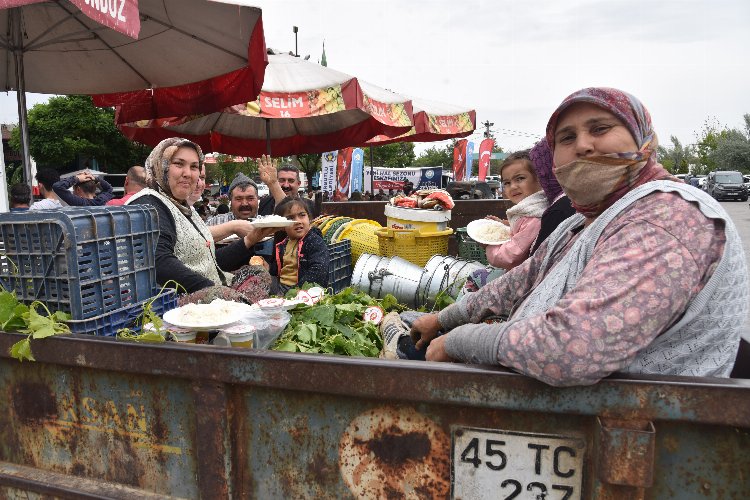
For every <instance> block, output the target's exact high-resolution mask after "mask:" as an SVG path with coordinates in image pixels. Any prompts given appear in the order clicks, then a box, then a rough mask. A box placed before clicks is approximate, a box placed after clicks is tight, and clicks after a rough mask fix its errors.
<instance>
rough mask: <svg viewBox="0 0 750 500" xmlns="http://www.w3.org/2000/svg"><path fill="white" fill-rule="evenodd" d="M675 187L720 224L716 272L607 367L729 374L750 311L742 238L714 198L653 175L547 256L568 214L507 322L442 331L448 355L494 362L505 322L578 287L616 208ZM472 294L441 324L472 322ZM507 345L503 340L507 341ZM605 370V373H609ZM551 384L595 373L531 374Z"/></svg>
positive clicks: (564, 234) (576, 222) (575, 222)
mask: <svg viewBox="0 0 750 500" xmlns="http://www.w3.org/2000/svg"><path fill="white" fill-rule="evenodd" d="M657 191H662V192H674V193H677V194H679V195H680V196H681V197H682V198H683V199H685V200H687V201H690V202H695V203H696V204H697V206H698V207H699V209H700V211H701V212H702V213H703V215H705V216H706V217H707V218H708V219H711V220H721V221H722V222H723V223H724V233H725V236H726V244H725V246H724V253H723V255H722V257H721V259H720V261H719V262H718V265H717V266H716V268H715V270H714V271H713V274H712V275H711V276H710V278H709V279H708V281H707V283H706V284H705V286H704V287H703V288H702V289H701V290H700V292H698V293H696V294H693V295H692V296H691V298H690V300H689V302H688V304H687V306H686V308H685V311H684V313H683V314H682V315H681V316H680V317H679V318H678V319H677V320H676V321H675V322H674V323H673V324H671V325H670V326H669V327H668V328H667V329H666V330H665V331H663V332H654V338H653V340H652V341H651V342H650V344H649V345H647V346H645V347H641V348H640V349H639V350H638V351H637V352H636V353H634V356H633V357H632V359H630V360H629V363H627V364H625V365H623V366H618V367H613V368H612V370H611V371H621V372H630V373H649V374H660V375H684V376H703V377H705V376H718V377H726V376H728V374H729V372H730V371H731V369H732V364H733V362H734V358H735V356H736V351H737V344H738V342H739V336H740V329H741V328H742V327H743V326H744V322H745V318H746V316H747V313H748V303H749V300H750V299H749V297H750V292H749V291H748V274H747V269H746V264H745V257H744V252H743V249H742V244H741V241H740V239H739V236H738V234H737V231H736V229H735V227H734V224H733V223H732V221H731V219H730V218H729V216H728V215H727V214H726V212H725V211H724V210H723V209H722V208H721V206H720V205H719V204H718V203H717V202H716V201H715V200H713V199H712V198H710V197H709V196H707V195H706V194H705V193H702V192H700V191H698V190H696V189H694V188H691V187H688V186H685V185H683V184H679V183H674V182H669V181H655V182H651V183H648V184H645V185H643V186H640V187H639V188H636V189H634V190H633V191H631V192H630V193H628V194H627V195H626V196H625V197H623V198H622V199H621V200H619V201H618V202H617V203H615V204H614V205H613V206H612V207H610V208H609V209H607V210H606V211H605V212H604V213H602V214H601V215H600V216H599V217H598V218H597V219H596V220H595V221H594V223H592V224H591V225H590V226H588V227H587V228H586V229H585V230H583V231H582V233H581V234H580V235H579V237H578V239H577V240H576V241H575V242H574V243H573V244H572V247H571V248H570V249H569V251H568V252H567V253H565V255H564V256H562V257H561V258H560V261H559V262H549V260H550V255H552V254H553V253H555V252H554V250H555V249H556V247H557V246H559V245H560V244H561V243H562V242H564V241H565V240H567V239H568V234H569V232H570V231H571V230H572V229H573V228H575V227H577V226H580V225H581V223H582V222H583V217H582V216H580V215H576V216H573V217H571V218H570V219H568V220H567V221H565V222H564V223H563V224H562V225H561V226H560V227H558V229H557V230H556V231H555V232H554V233H553V234H552V235H551V236H550V238H549V241H548V245H547V246H546V247H542V249H541V250H546V254H545V256H544V263H543V264H542V266H541V268H542V269H547V271H546V274H545V275H544V276H543V277H542V278H540V279H539V281H538V283H537V285H536V286H535V287H534V288H533V290H531V291H530V293H529V294H528V296H526V297H525V299H524V300H523V302H522V303H521V305H520V307H519V308H517V309H516V310H515V311H514V312H513V314H512V315H511V318H510V319H509V320H508V322H506V323H499V324H492V325H474V326H473V328H471V329H468V328H459V329H458V330H456V331H454V332H452V333H449V334H448V336H447V337H446V344H445V347H446V351H447V353H448V355H450V356H452V357H454V358H457V359H460V360H463V361H467V362H473V363H482V364H498V362H499V358H500V356H499V354H498V351H499V349H500V345H501V339H502V338H503V336H504V335H505V333H506V330H508V328H509V326H510V325H513V324H514V323H517V322H518V321H522V320H525V319H529V318H534V317H544V315H545V313H546V312H548V311H549V310H550V309H551V308H553V307H555V306H556V304H558V303H559V301H561V300H564V299H565V296H566V294H567V293H568V292H570V291H571V290H573V289H574V288H575V286H576V283H577V280H578V278H579V277H580V276H581V274H582V273H583V272H584V270H585V268H586V265H587V263H588V262H589V260H590V259H591V257H592V254H594V253H595V246H596V244H597V241H598V240H599V237H600V235H601V234H602V232H603V231H604V229H605V228H606V227H607V225H608V224H609V223H610V222H612V221H613V220H614V219H615V218H616V217H617V216H618V215H619V214H620V213H622V212H624V211H626V210H627V209H628V207H629V206H630V205H631V204H633V203H634V202H635V201H637V200H639V199H641V198H643V197H645V196H647V195H648V194H651V193H654V192H657ZM471 300H472V298H471V295H468V296H466V297H465V298H464V299H463V300H461V301H459V302H457V303H456V304H454V305H453V306H451V307H448V308H446V309H444V310H443V311H441V313H440V315H439V321H440V324H441V325H442V326H443V327H444V328H445V329H446V330H452V329H453V328H456V327H458V326H460V325H463V324H466V323H468V322H469V313H468V310H467V307H466V305H467V303H468V301H471ZM506 345H507V344H506ZM611 371H610V372H611ZM530 374H531V375H532V376H537V378H540V379H542V380H544V381H545V382H548V383H552V384H554V385H579V384H581V383H593V382H596V380H592V379H587V378H586V377H585V376H584V377H582V379H581V380H579V381H576V380H573V379H563V380H555V379H554V377H548V376H540V374H536V373H530Z"/></svg>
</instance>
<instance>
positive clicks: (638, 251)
mask: <svg viewBox="0 0 750 500" xmlns="http://www.w3.org/2000/svg"><path fill="white" fill-rule="evenodd" d="M546 139H547V142H548V144H549V145H550V146H551V149H552V153H553V164H554V167H553V168H554V173H555V177H556V178H557V180H558V182H559V183H560V185H561V186H562V189H563V191H564V192H565V193H566V194H567V195H568V197H569V198H570V200H571V202H572V204H573V207H575V209H576V211H577V212H578V213H577V214H575V215H573V216H572V217H570V218H568V219H567V220H565V221H564V222H563V223H562V224H561V225H560V226H559V227H558V228H557V229H556V230H555V231H554V232H553V233H552V234H551V235H550V236H549V238H547V240H546V241H545V242H544V243H543V244H542V245H541V246H540V247H539V250H538V251H537V252H536V253H535V254H534V255H533V256H532V257H530V258H529V259H527V260H526V261H525V262H524V263H523V264H521V265H520V266H518V267H516V268H515V269H513V270H511V271H509V272H508V273H506V274H505V275H503V276H502V277H501V278H500V279H497V280H495V281H493V282H491V283H489V284H488V285H487V286H485V287H483V288H481V289H480V290H479V291H477V292H476V293H472V294H468V295H466V296H464V297H463V298H462V299H461V300H459V301H457V302H456V303H455V304H452V305H450V306H448V307H447V308H445V309H443V310H442V311H440V313H438V314H429V315H425V316H422V317H420V318H418V319H417V320H415V321H414V323H413V325H412V328H411V337H412V339H414V340H415V341H416V347H417V348H423V347H424V346H427V345H428V344H429V345H428V347H427V359H428V360H432V361H451V360H460V361H463V362H467V363H478V364H499V365H503V366H506V367H510V368H513V369H514V370H516V371H518V372H520V373H523V374H526V375H529V376H531V377H534V378H537V379H539V380H541V381H543V382H545V383H548V384H551V385H555V386H572V385H587V384H593V383H596V382H597V381H598V380H600V379H602V378H603V377H606V376H608V375H610V374H612V373H614V372H627V373H639V374H655V375H682V376H694V377H727V376H728V375H729V373H730V371H731V370H732V366H733V364H734V360H735V357H736V355H737V346H738V344H739V340H740V330H741V329H742V328H743V326H744V323H745V318H746V316H747V313H748V309H749V307H750V290H749V289H748V273H747V266H746V262H745V256H744V251H743V249H742V242H741V240H740V238H739V235H738V233H737V230H736V228H735V227H734V224H733V222H732V219H731V218H730V217H729V216H728V215H727V213H726V212H725V211H724V209H723V208H722V207H721V205H719V203H717V202H716V201H715V200H713V199H712V198H711V197H709V196H708V195H707V194H705V193H703V192H702V191H700V190H698V189H696V188H694V187H692V186H687V185H685V184H684V183H681V182H678V181H676V180H675V179H674V178H673V177H672V176H671V175H670V174H669V173H668V172H667V171H666V170H664V168H663V167H662V166H661V165H659V163H658V162H657V161H656V145H657V139H656V134H655V133H654V131H653V128H652V126H651V118H650V116H649V114H648V112H647V111H646V109H645V108H644V107H643V105H642V104H641V102H640V101H639V100H638V99H636V98H635V97H633V96H632V95H630V94H627V93H625V92H622V91H620V90H616V89H608V88H588V89H583V90H580V91H578V92H575V93H574V94H572V95H570V96H569V97H567V98H566V99H565V100H564V101H563V102H562V104H561V105H560V106H559V107H558V108H557V110H556V111H555V112H554V113H553V115H552V117H551V118H550V120H549V123H548V125H547V137H546ZM493 316H499V317H506V318H508V319H507V321H505V322H503V323H495V324H484V323H483V321H484V320H485V319H487V318H489V317H493ZM439 331H446V332H448V333H447V334H445V335H442V336H439V337H437V334H438V332H439Z"/></svg>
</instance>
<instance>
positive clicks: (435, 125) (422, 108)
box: [365, 99, 477, 146]
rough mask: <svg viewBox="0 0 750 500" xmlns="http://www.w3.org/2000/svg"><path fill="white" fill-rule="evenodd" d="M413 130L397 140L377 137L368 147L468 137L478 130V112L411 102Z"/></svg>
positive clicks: (436, 104) (427, 102)
mask: <svg viewBox="0 0 750 500" xmlns="http://www.w3.org/2000/svg"><path fill="white" fill-rule="evenodd" d="M412 103H413V104H414V126H413V127H412V128H411V130H409V131H408V132H407V133H405V134H403V135H400V136H398V137H388V136H387V135H378V136H376V137H373V138H372V139H370V140H368V141H367V142H366V143H365V145H366V146H380V145H383V144H391V143H394V142H433V141H443V140H446V139H453V138H459V137H467V136H469V135H471V134H472V132H474V129H476V128H477V112H476V111H475V110H473V109H471V108H467V107H465V106H455V105H453V104H445V103H442V102H436V101H426V100H424V99H412Z"/></svg>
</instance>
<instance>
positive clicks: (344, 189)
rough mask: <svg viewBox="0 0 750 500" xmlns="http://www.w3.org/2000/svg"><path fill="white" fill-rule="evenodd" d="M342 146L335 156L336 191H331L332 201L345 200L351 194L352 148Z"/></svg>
mask: <svg viewBox="0 0 750 500" xmlns="http://www.w3.org/2000/svg"><path fill="white" fill-rule="evenodd" d="M353 149H354V148H344V149H340V150H339V155H338V156H337V157H336V180H337V182H336V192H335V193H333V201H346V200H347V199H348V198H349V195H350V194H351V193H350V192H349V190H350V189H351V187H352V150H353Z"/></svg>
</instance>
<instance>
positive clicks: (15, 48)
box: [0, 0, 267, 180]
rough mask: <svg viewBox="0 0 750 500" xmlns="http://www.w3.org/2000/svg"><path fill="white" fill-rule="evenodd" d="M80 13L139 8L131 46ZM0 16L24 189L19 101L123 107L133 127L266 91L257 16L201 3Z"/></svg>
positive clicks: (7, 9) (158, 1) (82, 0)
mask: <svg viewBox="0 0 750 500" xmlns="http://www.w3.org/2000/svg"><path fill="white" fill-rule="evenodd" d="M86 3H89V4H93V5H99V6H100V7H101V6H102V5H107V6H108V8H109V7H110V6H112V5H120V4H124V3H127V4H137V5H138V8H139V11H140V12H139V19H140V32H139V34H138V39H137V40H133V39H132V38H130V37H128V36H126V35H125V34H123V33H120V32H118V31H115V30H114V29H110V28H108V27H105V26H102V25H101V24H99V22H96V21H94V20H92V19H91V18H89V17H88V16H87V15H84V13H82V12H81V10H79V8H78V7H77V5H83V4H86ZM0 7H3V10H0V26H5V27H6V28H7V29H6V31H5V35H1V34H0V48H2V49H3V50H2V52H0V81H1V82H2V84H3V85H4V88H5V90H6V91H7V90H16V91H17V92H18V108H19V121H20V127H21V137H22V148H23V155H24V167H25V169H26V170H25V172H26V175H27V180H30V179H29V176H30V171H29V153H28V126H27V123H26V101H25V95H24V93H25V92H40V93H49V94H107V95H106V96H94V99H95V102H96V103H97V104H99V105H114V104H119V103H123V102H127V103H129V104H131V107H130V109H131V110H134V112H135V114H134V116H135V117H136V118H134V119H142V118H153V117H157V116H172V115H174V114H189V113H196V112H197V113H200V112H206V111H208V110H213V109H219V108H221V107H223V106H227V105H231V104H236V103H238V102H243V101H245V102H246V101H247V100H252V99H254V98H255V97H256V96H257V95H258V92H259V91H260V87H261V85H262V82H263V73H264V71H265V66H266V64H267V58H266V52H265V41H264V38H263V27H262V21H261V11H260V9H258V8H254V7H240V6H237V5H227V4H223V3H215V2H208V1H206V0H140V2H134V1H133V0H117V1H114V0H104V1H102V2H101V3H100V2H99V1H97V0H94V1H87V0H71V1H67V0H57V1H54V2H48V1H39V0H4V1H3V2H2V3H0ZM118 9H119V8H118ZM117 15H119V14H117ZM115 24H116V23H115ZM123 31H128V29H126V28H125V27H123ZM113 92H114V93H116V94H112V93H113Z"/></svg>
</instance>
